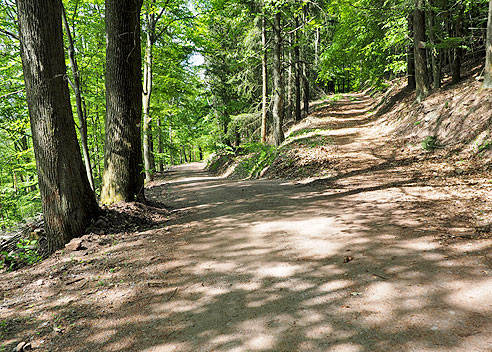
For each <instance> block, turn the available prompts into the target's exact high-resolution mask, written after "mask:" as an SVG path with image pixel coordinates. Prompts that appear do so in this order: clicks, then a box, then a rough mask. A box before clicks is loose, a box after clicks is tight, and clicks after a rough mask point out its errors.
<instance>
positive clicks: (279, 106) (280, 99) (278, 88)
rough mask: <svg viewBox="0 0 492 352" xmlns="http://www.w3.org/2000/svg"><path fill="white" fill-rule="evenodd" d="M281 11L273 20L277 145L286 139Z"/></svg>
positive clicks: (274, 131) (274, 101) (274, 133)
mask: <svg viewBox="0 0 492 352" xmlns="http://www.w3.org/2000/svg"><path fill="white" fill-rule="evenodd" d="M280 20H281V13H280V11H279V12H277V13H276V14H275V17H274V21H273V112H272V114H273V139H274V141H275V145H277V146H278V145H280V144H281V143H282V142H283V141H284V132H283V130H282V127H283V122H284V85H283V84H282V34H281V27H280Z"/></svg>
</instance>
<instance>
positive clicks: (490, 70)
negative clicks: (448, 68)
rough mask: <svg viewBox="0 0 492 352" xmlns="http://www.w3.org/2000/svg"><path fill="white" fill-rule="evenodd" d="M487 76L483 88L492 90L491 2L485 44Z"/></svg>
mask: <svg viewBox="0 0 492 352" xmlns="http://www.w3.org/2000/svg"><path fill="white" fill-rule="evenodd" d="M485 50H486V57H485V74H484V75H485V76H484V80H483V83H482V88H492V1H489V16H488V19H487V41H486V43H485Z"/></svg>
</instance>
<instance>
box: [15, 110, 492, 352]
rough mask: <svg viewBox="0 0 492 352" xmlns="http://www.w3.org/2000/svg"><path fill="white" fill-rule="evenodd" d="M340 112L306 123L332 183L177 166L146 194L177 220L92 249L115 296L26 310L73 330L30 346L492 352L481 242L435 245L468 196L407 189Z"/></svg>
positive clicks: (360, 124) (444, 189) (487, 248)
mask: <svg viewBox="0 0 492 352" xmlns="http://www.w3.org/2000/svg"><path fill="white" fill-rule="evenodd" d="M349 103H350V102H349V101H345V102H341V103H340V105H339V109H338V110H337V111H338V113H336V114H332V115H330V116H329V117H328V119H325V120H318V121H315V119H316V114H314V115H313V118H312V120H311V122H309V123H311V125H312V126H313V128H316V127H314V126H315V124H316V123H320V124H323V123H325V124H328V123H329V124H331V126H332V130H331V132H330V134H331V136H332V137H333V138H334V140H335V143H337V140H338V149H337V157H338V158H341V159H344V160H348V164H347V168H346V169H345V170H343V172H340V173H339V174H337V175H336V176H332V177H328V178H325V179H323V180H318V181H314V182H307V183H306V184H303V183H299V182H290V181H289V182H288V181H282V180H248V181H234V180H228V179H223V178H219V177H213V176H211V175H208V174H207V173H206V172H204V171H203V169H202V168H203V164H189V165H183V166H179V167H174V168H172V169H171V170H170V171H169V172H167V173H166V174H165V175H164V178H163V179H162V180H161V181H156V182H154V183H153V185H152V187H150V188H149V190H148V195H149V197H150V198H153V199H155V200H160V201H164V202H165V203H166V204H168V205H171V206H172V208H173V209H175V210H176V214H179V215H178V217H177V218H175V219H174V220H172V221H171V222H170V223H169V224H167V226H166V227H165V228H160V229H156V230H149V231H147V232H145V233H137V234H134V235H131V236H126V239H123V240H120V243H118V244H116V245H114V246H112V247H109V248H107V249H105V251H106V254H107V256H106V257H107V258H106V261H105V262H104V263H105V265H106V268H107V270H106V271H105V273H106V275H105V276H104V277H102V278H101V279H102V280H107V281H108V282H113V283H116V284H114V285H109V287H108V285H107V286H97V285H96V283H93V282H92V281H90V282H89V284H88V285H86V286H84V287H81V288H79V289H73V290H72V289H71V288H65V290H60V289H58V290H56V289H55V288H56V287H58V286H56V285H54V286H53V287H54V288H51V291H49V289H47V290H48V293H46V292H45V291H39V295H38V296H36V297H37V298H32V299H31V301H29V302H26V303H25V307H26V310H29V309H31V310H32V309H34V311H32V314H35V309H38V310H39V311H43V312H47V311H49V312H54V313H52V314H55V313H56V314H58V315H59V316H64V317H65V318H64V319H65V320H68V318H67V317H69V316H70V314H71V315H72V316H75V317H76V318H74V319H73V323H72V324H73V325H72V327H71V328H70V327H69V325H68V324H67V325H66V326H67V327H66V332H65V333H64V334H61V335H57V336H56V337H53V338H51V340H50V343H49V348H48V347H46V346H47V343H45V344H44V345H41V349H43V348H47V350H63V351H340V352H342V351H343V352H345V351H346V352H360V351H367V352H374V351H394V350H395V349H396V350H399V351H443V352H444V351H446V352H447V351H466V352H468V351H492V267H491V264H492V259H491V248H492V246H491V244H492V241H491V240H485V239H484V240H473V241H466V240H464V241H457V242H453V243H451V244H444V243H441V242H440V241H439V235H440V233H439V227H438V226H437V225H436V223H438V224H439V225H440V226H450V227H452V226H458V225H457V224H458V222H459V221H458V220H456V221H455V222H454V223H453V220H452V219H450V218H449V216H447V215H446V213H445V212H446V211H449V210H450V209H451V208H450V207H452V206H456V203H459V202H462V201H463V199H465V198H467V197H468V194H467V193H466V191H467V189H465V190H462V193H460V194H459V195H458V194H457V193H456V192H455V193H453V192H454V188H453V186H452V185H449V184H447V183H446V184H445V183H443V184H442V185H434V184H432V182H430V181H429V182H428V180H426V179H425V178H424V179H423V178H421V177H420V176H421V175H420V174H418V171H417V169H412V168H411V167H409V166H410V164H411V162H410V161H407V162H405V160H404V159H395V158H394V156H393V154H392V152H391V150H390V149H385V147H384V145H385V144H384V143H385V142H384V140H382V139H381V138H379V137H378V135H377V133H376V132H375V131H374V129H373V128H372V127H371V124H370V123H369V124H368V123H367V122H368V121H367V120H366V119H365V118H363V117H362V116H363V114H364V108H365V107H366V106H364V105H363V104H364V102H363V101H362V102H360V104H359V105H357V104H354V106H349ZM344 104H347V105H344ZM366 105H367V104H366ZM344 107H346V111H345V110H344ZM354 108H355V109H354ZM354 110H355V112H354ZM359 110H360V111H359ZM337 124H339V125H337ZM337 127H340V128H337ZM409 160H410V159H409ZM411 160H413V159H411ZM468 190H470V189H468ZM463 192H464V193H463ZM470 192H471V191H470ZM477 192H478V193H477ZM480 192H482V193H480ZM477 194H479V195H480V196H481V197H486V196H487V195H488V194H490V188H480V187H479V188H477V189H474V190H473V196H476V195H477ZM470 197H472V196H470ZM444 215H446V216H444ZM444 217H445V219H444ZM453 224H454V225H453ZM98 255H99V256H100V255H101V253H99V254H98V253H95V254H94V255H93V256H92V257H91V258H94V260H97V258H98ZM72 258H75V260H79V257H77V256H75V257H73V256H72ZM67 262H68V261H67ZM51 264H52V263H51ZM46 265H48V266H49V265H50V263H48V264H46ZM110 268H117V269H116V271H113V272H111V269H110ZM72 270H74V269H72ZM40 275H41V274H40ZM84 275H86V277H87V276H88V275H93V274H90V273H89V272H86V273H85V274H84ZM10 279H12V280H13V279H15V275H14V276H11V277H10ZM34 279H36V278H33V280H34ZM66 286H67V285H66ZM31 289H32V290H33V292H38V291H36V290H37V288H35V287H33V288H31ZM39 290H41V289H39ZM71 290H72V291H71ZM41 292H45V296H42V294H41ZM49 293H50V294H49ZM70 294H71V295H70ZM57 295H58V296H57ZM43 297H45V298H43ZM63 297H65V298H63ZM67 297H73V298H72V300H71V301H69V302H68V303H67V299H69V298H67ZM30 302H33V303H36V302H43V303H42V304H41V303H39V306H37V307H35V308H32V307H29V309H28V308H27V307H28V303H30ZM31 304H32V303H31ZM21 306H22V305H21ZM20 310H21V308H19V307H11V308H10V311H9V312H10V313H12V312H14V313H15V312H17V313H18V314H20ZM62 312H69V313H67V314H66V315H63V313H62ZM43 319H44V318H43ZM46 319H48V318H46ZM41 321H43V320H42V319H41V318H38V320H37V322H38V323H40V322H41ZM50 321H51V320H50ZM50 324H51V323H50Z"/></svg>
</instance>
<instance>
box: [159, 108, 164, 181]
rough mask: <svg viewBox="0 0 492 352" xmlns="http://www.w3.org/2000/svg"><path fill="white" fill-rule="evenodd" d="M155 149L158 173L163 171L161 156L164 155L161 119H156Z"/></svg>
mask: <svg viewBox="0 0 492 352" xmlns="http://www.w3.org/2000/svg"><path fill="white" fill-rule="evenodd" d="M157 132H158V133H157V149H158V152H159V163H158V164H157V170H158V171H159V172H163V171H164V163H163V162H162V154H163V153H164V140H163V138H162V135H163V133H164V131H163V130H162V121H161V118H160V117H158V118H157Z"/></svg>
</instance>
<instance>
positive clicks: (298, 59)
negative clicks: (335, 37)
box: [294, 16, 302, 122]
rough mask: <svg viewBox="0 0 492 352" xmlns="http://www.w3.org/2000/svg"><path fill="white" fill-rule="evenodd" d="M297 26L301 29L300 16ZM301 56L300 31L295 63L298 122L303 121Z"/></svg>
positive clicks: (296, 41) (297, 35) (295, 46)
mask: <svg viewBox="0 0 492 352" xmlns="http://www.w3.org/2000/svg"><path fill="white" fill-rule="evenodd" d="M295 19H296V22H295V26H296V28H299V16H296V18H295ZM300 56H301V54H300V49H299V31H298V30H296V31H295V43H294V62H295V76H294V78H295V84H294V85H295V95H296V96H295V105H296V109H295V111H296V121H297V122H299V121H301V119H302V116H301V74H302V73H301V57H300Z"/></svg>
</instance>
